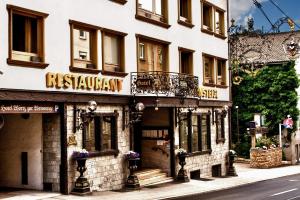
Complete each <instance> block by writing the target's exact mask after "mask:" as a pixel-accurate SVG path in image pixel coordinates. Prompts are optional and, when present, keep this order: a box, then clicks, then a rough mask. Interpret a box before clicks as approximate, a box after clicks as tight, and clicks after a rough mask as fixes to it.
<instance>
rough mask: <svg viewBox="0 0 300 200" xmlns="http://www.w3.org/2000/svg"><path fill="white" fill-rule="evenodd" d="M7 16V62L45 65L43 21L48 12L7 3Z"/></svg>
mask: <svg viewBox="0 0 300 200" xmlns="http://www.w3.org/2000/svg"><path fill="white" fill-rule="evenodd" d="M7 10H8V16H9V19H8V20H9V23H8V24H9V56H8V59H7V63H8V64H13V65H19V66H29V67H39V68H44V67H47V66H48V64H46V63H45V53H44V21H45V18H46V17H47V16H48V14H45V13H41V12H37V11H33V10H28V9H25V8H20V7H17V6H13V5H7Z"/></svg>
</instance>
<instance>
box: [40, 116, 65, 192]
mask: <svg viewBox="0 0 300 200" xmlns="http://www.w3.org/2000/svg"><path fill="white" fill-rule="evenodd" d="M60 163H61V152H60V117H59V115H56V114H44V115H43V179H44V184H46V185H47V184H50V186H49V185H48V186H46V185H45V186H44V187H45V188H47V187H50V188H47V189H48V190H50V189H51V188H52V191H53V192H59V191H60V184H59V183H60V180H59V179H60V178H59V177H60V173H59V172H60V169H59V166H60Z"/></svg>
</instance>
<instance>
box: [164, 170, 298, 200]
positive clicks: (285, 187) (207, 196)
mask: <svg viewBox="0 0 300 200" xmlns="http://www.w3.org/2000/svg"><path fill="white" fill-rule="evenodd" d="M224 181H226V178H224ZM207 184H209V182H207ZM202 199H203V200H252V199H253V200H262V199H263V200H294V199H299V200H300V174H296V175H292V176H286V177H281V178H277V179H272V180H267V181H262V182H257V183H253V184H249V185H245V186H240V187H236V188H231V189H227V190H219V191H215V192H209V193H204V194H198V195H189V196H183V197H177V198H171V199H168V200H202Z"/></svg>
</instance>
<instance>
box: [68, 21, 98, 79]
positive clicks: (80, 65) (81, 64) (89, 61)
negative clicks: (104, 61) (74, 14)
mask: <svg viewBox="0 0 300 200" xmlns="http://www.w3.org/2000/svg"><path fill="white" fill-rule="evenodd" d="M70 28H71V66H70V70H71V71H79V72H87V73H99V70H97V69H98V68H97V66H98V64H97V63H98V62H97V33H98V30H97V27H94V26H92V25H88V24H84V23H81V22H76V21H73V20H70Z"/></svg>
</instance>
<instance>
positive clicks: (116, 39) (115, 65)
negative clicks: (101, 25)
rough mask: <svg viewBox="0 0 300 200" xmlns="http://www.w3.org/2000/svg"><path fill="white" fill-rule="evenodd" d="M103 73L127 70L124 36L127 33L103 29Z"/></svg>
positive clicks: (117, 72) (120, 72)
mask: <svg viewBox="0 0 300 200" xmlns="http://www.w3.org/2000/svg"><path fill="white" fill-rule="evenodd" d="M101 32H102V55H103V69H102V74H105V73H106V74H107V73H109V74H114V75H117V74H122V73H123V72H124V71H125V66H124V65H125V58H124V57H125V56H124V53H125V52H124V51H125V50H124V49H125V48H124V37H125V36H126V35H127V34H126V33H121V32H117V31H112V30H108V29H102V31H101Z"/></svg>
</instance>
